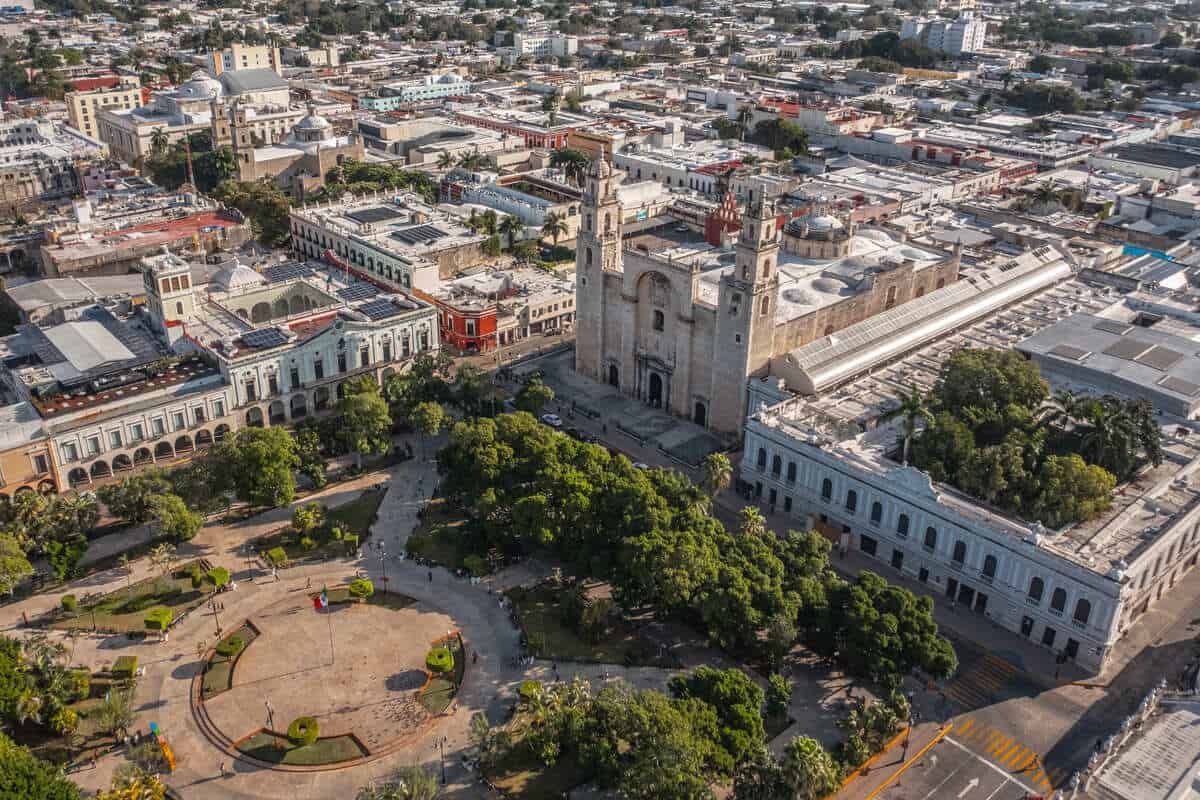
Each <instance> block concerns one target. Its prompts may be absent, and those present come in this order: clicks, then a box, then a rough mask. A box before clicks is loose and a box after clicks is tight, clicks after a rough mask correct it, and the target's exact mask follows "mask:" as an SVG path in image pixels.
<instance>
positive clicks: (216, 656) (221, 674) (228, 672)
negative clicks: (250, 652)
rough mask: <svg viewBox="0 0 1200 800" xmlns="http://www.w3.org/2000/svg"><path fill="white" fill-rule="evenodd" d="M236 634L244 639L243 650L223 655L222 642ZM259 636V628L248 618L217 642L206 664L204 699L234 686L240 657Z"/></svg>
mask: <svg viewBox="0 0 1200 800" xmlns="http://www.w3.org/2000/svg"><path fill="white" fill-rule="evenodd" d="M235 636H236V637H238V638H239V639H241V640H242V648H241V650H239V651H237V652H236V653H234V654H232V655H223V654H222V653H219V652H218V651H217V650H218V648H219V647H220V646H221V645H222V644H227V643H228V642H229V640H230V639H232V638H233V637H235ZM257 638H258V629H257V628H255V627H254V625H253V624H251V622H250V621H249V620H246V622H245V623H243V624H242V626H241V627H240V628H238V629H237V630H234V631H230V632H229V633H228V634H226V635H225V637H224V638H222V639H221V641H220V642H218V643H217V647H216V648H213V652H212V656H211V657H210V658H209V660H208V663H206V664H205V665H204V680H203V681H202V682H201V684H200V699H201V700H202V701H203V700H208V699H209V698H211V697H215V696H216V695H219V694H220V693H221V692H227V691H229V690H230V689H232V688H233V670H234V668H235V667H236V666H237V662H238V659H239V658H241V657H242V653H245V652H246V648H248V647H249V646H250V643H251V642H253V641H254V640H255V639H257Z"/></svg>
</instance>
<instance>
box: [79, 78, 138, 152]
mask: <svg viewBox="0 0 1200 800" xmlns="http://www.w3.org/2000/svg"><path fill="white" fill-rule="evenodd" d="M63 100H64V101H65V102H66V104H67V120H68V121H69V122H70V123H71V127H72V128H74V129H75V130H77V131H79V132H80V133H82V134H84V135H85V136H88V137H90V138H92V139H99V138H100V131H99V128H98V127H97V122H96V120H97V118H98V117H99V116H100V112H101V111H128V110H130V109H134V108H141V107H142V105H143V103H142V88H141V87H140V86H138V85H137V82H136V81H134V83H133V85H130V86H118V87H115V88H111V89H93V90H91V91H76V92H67V94H66V96H65V97H64V98H63Z"/></svg>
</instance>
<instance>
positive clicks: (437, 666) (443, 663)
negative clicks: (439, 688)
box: [425, 647, 454, 675]
mask: <svg viewBox="0 0 1200 800" xmlns="http://www.w3.org/2000/svg"><path fill="white" fill-rule="evenodd" d="M425 666H426V667H427V668H428V669H429V671H430V672H435V673H437V674H439V675H441V674H444V673H446V672H450V671H452V670H453V669H454V654H453V653H451V652H450V648H448V647H435V648H433V649H432V650H430V651H429V655H427V656H425Z"/></svg>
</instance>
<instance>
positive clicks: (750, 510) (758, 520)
mask: <svg viewBox="0 0 1200 800" xmlns="http://www.w3.org/2000/svg"><path fill="white" fill-rule="evenodd" d="M766 532H767V521H766V520H765V519H763V515H762V512H760V511H759V510H758V509H757V508H755V507H754V506H746V507H745V508H743V509H742V510H741V512H740V513H739V514H738V533H740V534H741V535H742V536H762V535H764V534H766Z"/></svg>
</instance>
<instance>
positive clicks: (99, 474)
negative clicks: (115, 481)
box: [91, 461, 112, 480]
mask: <svg viewBox="0 0 1200 800" xmlns="http://www.w3.org/2000/svg"><path fill="white" fill-rule="evenodd" d="M91 472H92V479H93V480H94V479H97V478H108V477H110V476H111V475H112V469H110V468H109V466H108V464H107V462H104V461H97V462H96V463H95V464H92V470H91Z"/></svg>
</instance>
